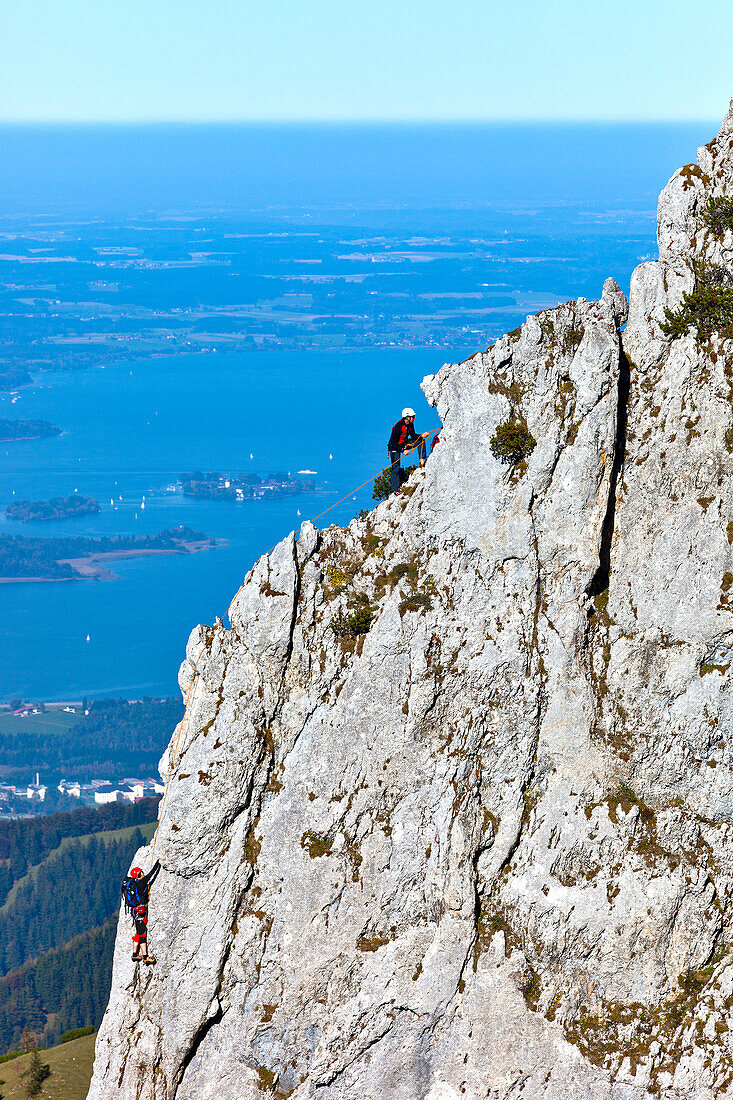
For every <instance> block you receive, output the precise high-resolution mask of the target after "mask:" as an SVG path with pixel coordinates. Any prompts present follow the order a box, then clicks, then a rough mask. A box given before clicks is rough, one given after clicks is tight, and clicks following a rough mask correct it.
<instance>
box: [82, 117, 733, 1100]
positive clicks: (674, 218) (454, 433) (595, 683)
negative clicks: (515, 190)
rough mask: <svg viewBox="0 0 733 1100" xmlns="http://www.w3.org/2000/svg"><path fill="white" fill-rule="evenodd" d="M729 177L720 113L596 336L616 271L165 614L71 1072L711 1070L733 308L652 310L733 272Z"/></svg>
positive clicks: (672, 1077) (434, 391)
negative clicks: (154, 689) (671, 324)
mask: <svg viewBox="0 0 733 1100" xmlns="http://www.w3.org/2000/svg"><path fill="white" fill-rule="evenodd" d="M731 186H733V116H731V115H729V116H728V118H727V119H726V120H725V122H724V124H723V127H722V129H721V132H720V135H719V136H718V138H717V139H716V140H715V141H714V142H712V143H711V144H710V146H707V147H706V148H705V149H701V150H700V151H699V154H698V166H688V167H687V168H685V169H682V170H681V171H680V172H678V173H677V175H676V176H675V177H673V179H672V180H671V181H670V183H669V184H668V185H667V187H666V188H665V191H664V192H663V194H662V196H661V198H660V204H659V243H660V260H659V261H658V262H656V263H653V264H643V265H642V266H641V267H640V268H638V269H637V271H636V272H635V273H634V276H633V279H632V285H631V301H630V304H629V312H628V316H629V320H628V325H627V327H626V330H625V331H624V333H623V336H619V331H618V330H619V326H623V324H624V323H625V321H626V301H625V299H624V296H623V294H622V293H621V292H620V290H619V289H618V287H617V286H616V284H615V283H614V282H613V280H610V279H609V280H608V281H607V282H606V285H605V286H604V291H603V297H602V298H601V300H600V302H598V303H589V302H586V301H585V300H584V299H579V300H578V301H577V302H571V303H569V304H567V305H564V306H560V307H558V308H557V309H554V310H546V311H544V312H543V313H541V314H539V315H538V316H536V317H529V318H528V319H527V322H526V323H525V324H524V325H523V326H522V328H521V329H520V330H517V331H516V332H515V333H513V334H510V335H508V336H505V337H503V338H502V339H501V340H499V341H498V342H497V343H496V344H495V345H494V346H493V347H492V348H490V349H489V351H487V352H485V353H480V354H477V355H474V356H473V357H472V358H471V359H468V360H467V361H466V362H465V363H461V364H459V365H448V366H445V367H443V368H442V370H441V371H440V372H439V373H438V374H437V375H435V376H431V377H429V378H427V379H425V381H424V383H423V388H424V390H425V393H426V395H427V397H428V400H429V401H430V402H431V403H432V404H434V405H435V406H436V407H437V409H438V411H439V413H440V416H441V418H442V421H443V425H444V427H443V431H442V432H441V441H440V443H439V445H438V446H437V447H436V449H435V451H434V452H433V454H432V455H431V457H430V459H429V461H428V463H427V467H426V468H425V470H424V471H421V472H418V473H416V474H414V475H413V477H412V479H411V481H410V483H409V485H408V487H407V490H406V491H403V493H402V494H401V495H400V496H398V497H396V498H392V499H390V500H389V501H387V502H385V503H383V504H381V505H379V506H378V507H377V508H376V509H375V510H374V512H372V513H371V514H370V515H369V516H368V517H365V518H361V519H356V520H354V521H353V522H352V523H351V524H350V525H349V527H348V528H345V529H342V528H337V527H331V528H328V529H327V530H325V531H323V532H317V531H316V530H315V528H314V527H312V526H311V525H310V524H305V525H304V526H303V527H302V528H301V531H300V536H299V538H298V539H297V540H296V538H295V537H294V536H293V535H291V536H289V537H288V538H286V539H285V540H284V541H283V542H282V543H281V544H280V545H279V546H278V547H277V548H276V549H275V550H274V551H273V553H272V554H270V555H269V556H266V557H264V558H262V559H261V560H260V561H259V562H258V563H257V565H256V566H255V567H254V569H253V570H252V571H251V573H250V574H249V575H248V577H247V579H246V580H245V582H244V584H243V586H242V588H241V589H240V591H239V593H238V594H237V595H236V597H235V599H234V601H233V604H232V607H231V609H230V623H231V628H230V629H229V630H227V629H225V628H224V626H223V625H221V624H217V626H216V627H215V628H213V629H208V628H203V627H200V628H197V629H196V630H195V631H194V632H193V634H192V635H191V638H190V640H189V644H188V650H187V657H186V661H185V662H184V664H183V666H182V668H181V674H180V682H181V689H182V691H183V692H184V695H185V694H186V693H188V691H189V687H190V689H191V691H190V701H189V706H188V710H187V714H186V717H185V718H184V721H183V727H182V729H181V730H180V743H179V747H178V753H177V755H176V757H175V759H173V755H174V754H173V749H171V750H169V754H166V756H165V757H164V758H163V761H162V767H161V774H163V775H168V774H169V771H170V769H171V767H172V774H171V782H170V790H169V795H168V799H167V802H166V805H165V810H164V814H163V817H162V821H161V824H160V831H159V836H158V841H157V849H156V855H158V856H159V857H160V859H161V861H162V864H163V871H162V873H161V875H160V878H159V880H158V883H157V884H156V887H155V891H154V895H153V899H152V903H151V914H150V915H151V921H150V927H151V940H152V943H153V947H154V949H155V951H156V954H157V957H158V966H157V968H156V969H155V970H154V971H152V970H143V969H135V966H134V964H133V963H132V962H131V960H130V958H129V935H130V929H129V927H128V926H127V923H126V922H125V921H124V920H122V921H121V925H120V934H119V936H118V941H117V950H116V955H115V964H114V977H113V985H112V994H111V998H110V1004H109V1008H108V1010H107V1014H106V1016H105V1019H104V1023H103V1025H102V1028H101V1031H100V1035H99V1038H98V1041H97V1052H96V1063H95V1075H94V1080H93V1082H92V1087H91V1092H90V1097H91V1098H92V1100H108V1098H109V1097H111V1096H116V1097H120V1098H121V1100H128V1098H129V1100H208V1098H211V1100H214V1098H216V1100H255V1098H258V1100H261V1098H262V1097H263V1096H265V1097H266V1096H267V1095H270V1096H274V1097H285V1096H292V1097H294V1098H295V1100H306V1098H314V1097H323V1098H324V1100H362V1098H364V1100H461V1098H463V1097H466V1098H469V1100H472V1098H475V1100H478V1098H487V1097H488V1098H491V1100H504V1098H509V1097H517V1096H519V1095H520V1094H521V1096H522V1097H523V1098H524V1100H530V1098H536V1097H567V1098H572V1100H575V1098H578V1100H580V1098H581V1097H583V1098H588V1097H590V1098H592V1100H641V1097H645V1096H646V1095H647V1094H649V1095H656V1096H660V1095H661V1096H662V1097H665V1098H668V1100H672V1098H675V1100H679V1098H683V1097H685V1098H687V1097H689V1098H694V1100H703V1098H705V1100H708V1098H709V1100H712V1098H714V1097H715V1098H717V1097H725V1096H730V1095H733V1089H732V1088H731V1087H730V1084H729V1083H730V1082H733V1052H732V1048H731V1045H730V1043H729V1041H728V1034H729V1032H728V1026H729V1024H730V1020H729V1014H730V1012H731V1011H732V1010H733V965H731V964H732V962H733V955H731V953H730V952H731V919H730V904H729V899H730V895H731V888H732V887H733V832H732V831H731V824H730V823H731V820H733V770H732V769H733V729H732V728H731V715H732V710H731V693H730V679H731V671H730V665H731V664H732V663H733V614H732V613H731V607H729V605H728V590H729V587H730V585H731V584H733V576H731V575H730V573H729V571H731V570H733V554H732V552H731V540H733V526H731V525H730V521H731V520H732V519H733V510H732V508H731V489H730V477H731V473H733V457H732V456H731V454H730V453H729V451H728V449H727V447H726V442H725V439H726V431H727V430H728V429H729V428H730V427H731V425H733V411H732V408H733V407H732V405H731V389H732V385H733V341H731V340H730V339H723V338H722V336H719V335H716V336H713V337H712V338H711V339H710V340H709V341H707V342H705V343H704V344H698V343H697V342H696V339H695V336H694V334H692V335H687V336H683V337H681V338H678V339H676V340H674V341H672V340H671V338H670V337H668V336H665V334H664V332H663V330H662V328H661V322H662V321H663V320H664V316H665V314H664V310H665V307H668V308H671V309H675V308H677V306H678V305H679V304H680V302H681V301H682V295H683V293H684V292H689V291H691V290H692V289H693V288H694V286H695V279H696V274H695V272H696V271H699V265H700V263H701V261H703V260H707V261H708V262H712V263H716V264H719V265H721V266H723V267H727V268H728V269H730V270H732V271H733V233H731V232H730V231H727V232H726V233H725V234H724V235H723V237H722V239H720V240H718V239H716V238H714V237H713V236H712V234H711V233H710V232H709V231H708V230H707V229H706V228H705V225H704V215H703V211H704V207H705V203H706V202H707V200H708V199H709V197H710V196H711V195H718V194H723V193H724V192H725V190H726V187H729V188H730V187H731ZM622 345H623V346H622ZM511 410H514V411H516V412H517V413H518V414H519V415H520V416H521V418H522V419H523V420H524V422H525V423H526V425H527V427H528V428H529V430H530V432H531V433H532V435H533V436H534V437H535V439H536V440H537V445H536V447H535V449H534V451H533V452H532V454H531V455H530V456H529V458H528V461H527V463H526V466H522V467H520V468H517V469H514V470H512V469H511V468H510V467H507V466H503V465H501V464H499V463H498V462H497V461H496V460H495V459H494V458H493V457H492V454H491V452H490V448H489V440H490V438H491V436H492V434H493V432H494V430H495V428H496V426H497V424H498V423H500V422H501V421H503V420H505V419H507V417H508V415H509V413H510V411H511ZM729 576H730V580H729V579H728V578H729ZM360 600H361V603H359V601H360ZM367 605H368V607H369V608H370V609H371V611H372V614H373V617H372V620H371V626H370V628H369V630H368V632H367V633H366V634H361V635H358V636H357V637H355V638H351V637H348V636H346V637H339V635H338V633H337V632H335V631H334V629H333V626H334V625H336V626H337V628H338V625H339V623H343V616H348V615H350V614H352V612H353V611H354V610H355V609H357V608H358V607H360V606H362V607H365V606H367ZM177 740H178V733H177V734H176V735H175V736H174V739H173V742H172V746H174V745H175V744H176V742H177ZM147 858H149V852H147V851H145V850H143V851H141V852H140V853H139V854H138V855H137V856H136V862H140V863H142V864H143V865H144V866H145V865H146V859H147Z"/></svg>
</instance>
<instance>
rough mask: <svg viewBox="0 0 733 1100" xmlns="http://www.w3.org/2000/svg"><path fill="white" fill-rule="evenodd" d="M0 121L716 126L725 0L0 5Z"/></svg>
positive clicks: (24, 1) (727, 68) (176, 0)
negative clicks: (673, 122) (710, 122)
mask: <svg viewBox="0 0 733 1100" xmlns="http://www.w3.org/2000/svg"><path fill="white" fill-rule="evenodd" d="M2 13H3V20H2V35H0V120H2V121H36V120H38V121H40V120H44V121H45V120H48V121H54V120H63V121H107V120H108V121H130V122H138V121H165V120H176V121H187V120H192V121H210V120H222V121H224V120H226V121H239V120H242V121H247V120H253V121H279V120H282V121H285V120H313V121H317V120H355V121H357V120H358V121H363V120H433V119H435V120H460V119H466V120H468V119H471V120H483V119H486V120H497V119H532V120H534V119H536V120H547V119H557V120H564V119H609V120H625V119H631V120H633V119H659V120H666V119H700V118H706V119H707V118H719V117H720V116H722V115H723V114H724V113H725V110H726V109H727V106H728V101H729V99H730V97H731V95H732V94H733V64H732V63H731V44H732V43H733V33H732V32H733V4H731V3H730V0H696V2H695V3H694V5H693V4H692V3H691V0H610V2H605V3H599V2H598V0H554V2H553V0H514V2H512V0H368V2H367V0H341V2H336V0H114V2H112V0H2Z"/></svg>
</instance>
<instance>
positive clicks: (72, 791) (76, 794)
mask: <svg viewBox="0 0 733 1100" xmlns="http://www.w3.org/2000/svg"><path fill="white" fill-rule="evenodd" d="M58 789H59V791H60V792H61V794H68V795H70V797H71V798H81V783H74V782H70V781H69V780H67V779H62V780H61V782H60V783H59V788H58Z"/></svg>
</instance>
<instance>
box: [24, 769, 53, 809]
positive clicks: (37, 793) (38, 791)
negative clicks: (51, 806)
mask: <svg viewBox="0 0 733 1100" xmlns="http://www.w3.org/2000/svg"><path fill="white" fill-rule="evenodd" d="M47 790H48V787H46V786H45V785H44V784H43V783H41V781H40V778H39V775H38V772H36V781H35V783H29V784H28V787H27V788H26V796H27V797H28V798H35V799H38V801H39V802H43V801H44V799H45V797H46V791H47Z"/></svg>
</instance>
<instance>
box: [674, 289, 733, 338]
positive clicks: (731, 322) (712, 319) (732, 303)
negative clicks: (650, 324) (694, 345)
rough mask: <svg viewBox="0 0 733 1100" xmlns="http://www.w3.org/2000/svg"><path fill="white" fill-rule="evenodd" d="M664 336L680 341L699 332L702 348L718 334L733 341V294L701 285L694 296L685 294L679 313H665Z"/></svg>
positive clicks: (675, 311)
mask: <svg viewBox="0 0 733 1100" xmlns="http://www.w3.org/2000/svg"><path fill="white" fill-rule="evenodd" d="M664 317H665V319H664V321H662V325H661V328H662V332H663V333H664V334H665V336H671V337H672V339H673V340H676V339H677V337H678V336H684V335H685V334H686V333H688V332H689V331H690V329H694V330H695V339H696V340H697V342H698V344H702V343H704V342H705V341H706V340H709V339H710V337H711V336H712V335H713V333H714V332H718V333H720V334H721V336H725V337H727V338H730V337H732V336H733V290H731V289H730V288H728V287H723V286H709V285H707V284H705V283H702V284H700V285H698V286H697V287H696V288H695V290H693V292H692V293H691V294H685V295H684V297H683V299H682V305H681V306H680V308H679V309H677V310H671V309H669V308H667V309H665V311H664Z"/></svg>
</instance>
